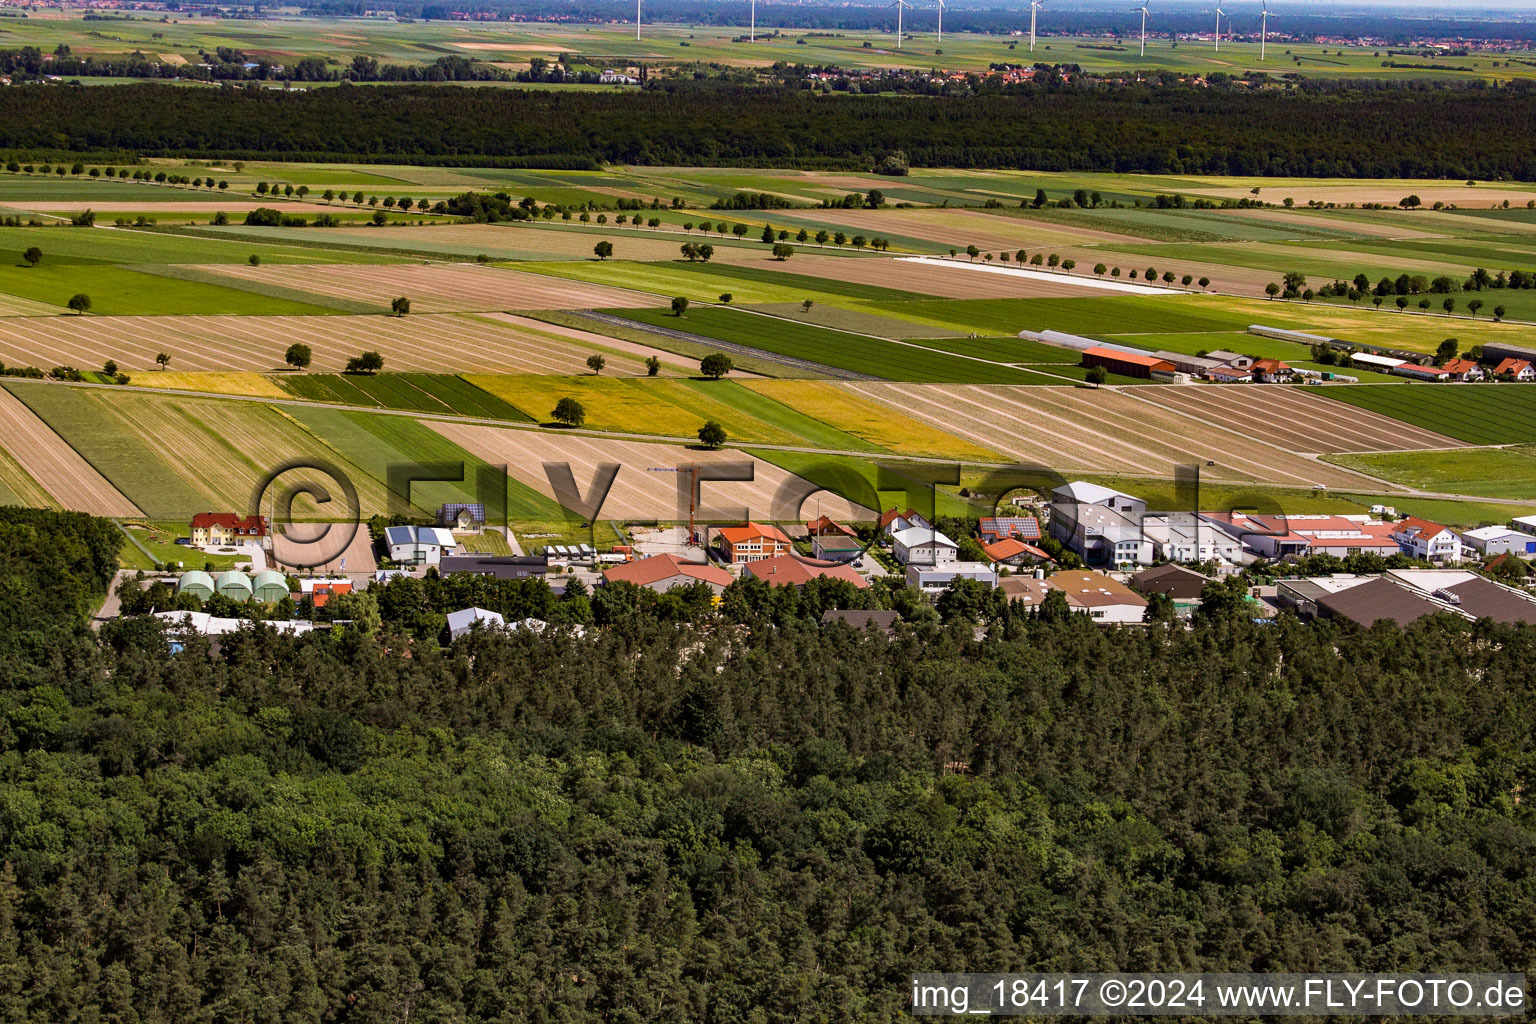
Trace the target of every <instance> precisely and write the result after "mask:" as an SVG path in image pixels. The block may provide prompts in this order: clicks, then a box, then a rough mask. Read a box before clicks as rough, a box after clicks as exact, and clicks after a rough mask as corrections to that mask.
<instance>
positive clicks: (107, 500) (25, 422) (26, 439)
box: [0, 385, 140, 516]
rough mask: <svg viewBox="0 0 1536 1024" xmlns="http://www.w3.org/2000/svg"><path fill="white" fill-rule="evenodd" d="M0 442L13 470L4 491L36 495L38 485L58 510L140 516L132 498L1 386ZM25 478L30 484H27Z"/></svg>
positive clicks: (21, 495) (27, 495) (9, 474)
mask: <svg viewBox="0 0 1536 1024" xmlns="http://www.w3.org/2000/svg"><path fill="white" fill-rule="evenodd" d="M32 386H33V387H47V386H48V385H32ZM0 445H3V446H4V448H5V452H6V455H7V456H8V458H7V459H6V461H7V462H8V463H12V464H13V467H6V468H11V469H12V473H8V474H5V475H6V476H9V477H11V479H10V480H8V481H7V483H8V489H9V490H12V491H13V492H15V494H16V497H18V498H29V497H30V498H35V497H36V496H37V495H36V490H37V488H39V487H40V488H41V489H42V490H44V491H46V492H47V493H48V497H49V498H51V499H52V501H51V502H49V504H54V505H57V506H58V507H60V508H67V509H74V510H76V511H79V512H89V513H91V514H92V515H98V516H136V515H139V514H140V513H139V509H138V508H137V507H136V506H135V505H134V503H133V502H132V501H130V500H129V499H128V498H127V497H126V496H125V495H124V494H123V493H122V492H121V491H119V490H118V489H117V488H116V487H114V486H112V484H111V483H110V482H109V481H107V480H106V479H104V478H103V477H102V475H101V474H100V473H98V472H97V471H96V469H95V468H94V467H92V466H91V464H90V463H89V462H87V461H86V460H85V459H83V458H81V457H80V454H79V453H78V452H77V451H75V449H73V448H71V447H70V445H69V443H68V442H67V441H66V440H65V439H64V438H62V437H60V436H59V434H58V433H57V432H56V431H55V430H53V428H51V427H50V426H49V425H48V424H47V423H46V422H44V421H43V420H42V419H41V418H40V417H39V416H38V415H37V414H36V413H35V412H34V411H33V410H31V409H29V408H28V407H27V406H26V405H25V404H24V403H23V402H21V401H20V400H19V399H18V398H17V397H16V396H15V395H14V394H12V393H11V392H10V391H7V390H5V389H4V388H0ZM17 470H19V473H16V472H15V471H17ZM23 474H24V475H23ZM29 481H30V482H31V484H32V485H33V486H30V487H29V486H27V484H28V482H29Z"/></svg>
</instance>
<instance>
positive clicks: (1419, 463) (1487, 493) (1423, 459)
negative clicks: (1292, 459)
mask: <svg viewBox="0 0 1536 1024" xmlns="http://www.w3.org/2000/svg"><path fill="white" fill-rule="evenodd" d="M1327 461H1328V462H1333V463H1336V464H1338V465H1340V466H1347V467H1349V468H1350V469H1358V470H1360V471H1361V472H1362V473H1369V474H1370V475H1371V476H1378V477H1382V478H1384V479H1387V480H1391V481H1393V482H1395V483H1400V484H1406V485H1408V486H1409V487H1416V488H1419V489H1420V490H1425V491H1445V492H1448V493H1451V494H1475V495H1477V496H1479V497H1483V498H1532V499H1536V446H1532V445H1520V446H1517V447H1513V448H1472V449H1463V450H1459V451H1439V452H1382V453H1377V454H1370V455H1329V456H1327ZM1533 511H1536V510H1533Z"/></svg>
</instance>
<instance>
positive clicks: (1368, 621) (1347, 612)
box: [1317, 576, 1456, 626]
mask: <svg viewBox="0 0 1536 1024" xmlns="http://www.w3.org/2000/svg"><path fill="white" fill-rule="evenodd" d="M1455 611H1456V607H1455V605H1453V604H1451V603H1450V602H1448V601H1442V600H1438V599H1436V598H1433V597H1431V596H1429V595H1428V594H1424V593H1422V592H1420V591H1417V590H1414V589H1412V588H1411V587H1406V586H1403V585H1402V584H1400V583H1396V582H1394V581H1393V580H1390V579H1387V578H1386V577H1385V576H1378V577H1376V578H1375V579H1372V580H1367V581H1365V582H1363V583H1360V584H1359V585H1357V586H1353V587H1350V588H1349V589H1347V590H1341V591H1338V592H1336V593H1332V594H1323V595H1321V596H1319V597H1318V598H1317V614H1318V615H1319V616H1320V617H1322V618H1328V619H1349V620H1351V621H1353V622H1357V623H1359V624H1360V625H1362V626H1372V625H1375V624H1376V623H1377V622H1380V621H1382V620H1383V619H1385V620H1388V621H1390V622H1395V623H1397V624H1398V625H1399V626H1406V625H1409V624H1410V623H1413V622H1417V621H1418V620H1419V619H1422V618H1424V617H1425V616H1427V615H1438V614H1439V613H1441V612H1453V613H1454V612H1455Z"/></svg>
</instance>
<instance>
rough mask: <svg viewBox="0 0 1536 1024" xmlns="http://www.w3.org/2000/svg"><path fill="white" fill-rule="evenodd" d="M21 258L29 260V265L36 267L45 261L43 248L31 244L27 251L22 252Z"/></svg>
mask: <svg viewBox="0 0 1536 1024" xmlns="http://www.w3.org/2000/svg"><path fill="white" fill-rule="evenodd" d="M21 258H22V259H24V260H26V261H27V266H29V267H35V266H37V265H38V264H39V263H41V262H43V250H41V249H39V248H38V247H37V246H35V245H34V246H31V247H30V248H28V249H27V251H26V252H24V253H22V254H21Z"/></svg>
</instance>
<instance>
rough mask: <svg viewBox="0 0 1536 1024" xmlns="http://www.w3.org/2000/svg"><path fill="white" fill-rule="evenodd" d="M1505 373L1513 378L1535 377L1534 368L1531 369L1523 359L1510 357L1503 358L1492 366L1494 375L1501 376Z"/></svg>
mask: <svg viewBox="0 0 1536 1024" xmlns="http://www.w3.org/2000/svg"><path fill="white" fill-rule="evenodd" d="M1505 374H1509V375H1510V376H1511V377H1513V378H1515V380H1531V379H1533V378H1536V369H1533V368H1532V367H1531V364H1530V363H1528V362H1526V361H1525V360H1524V359H1513V358H1511V359H1505V360H1503V361H1502V362H1500V363H1499V365H1498V366H1495V367H1494V368H1493V375H1494V376H1495V377H1502V376H1504V375H1505Z"/></svg>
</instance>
